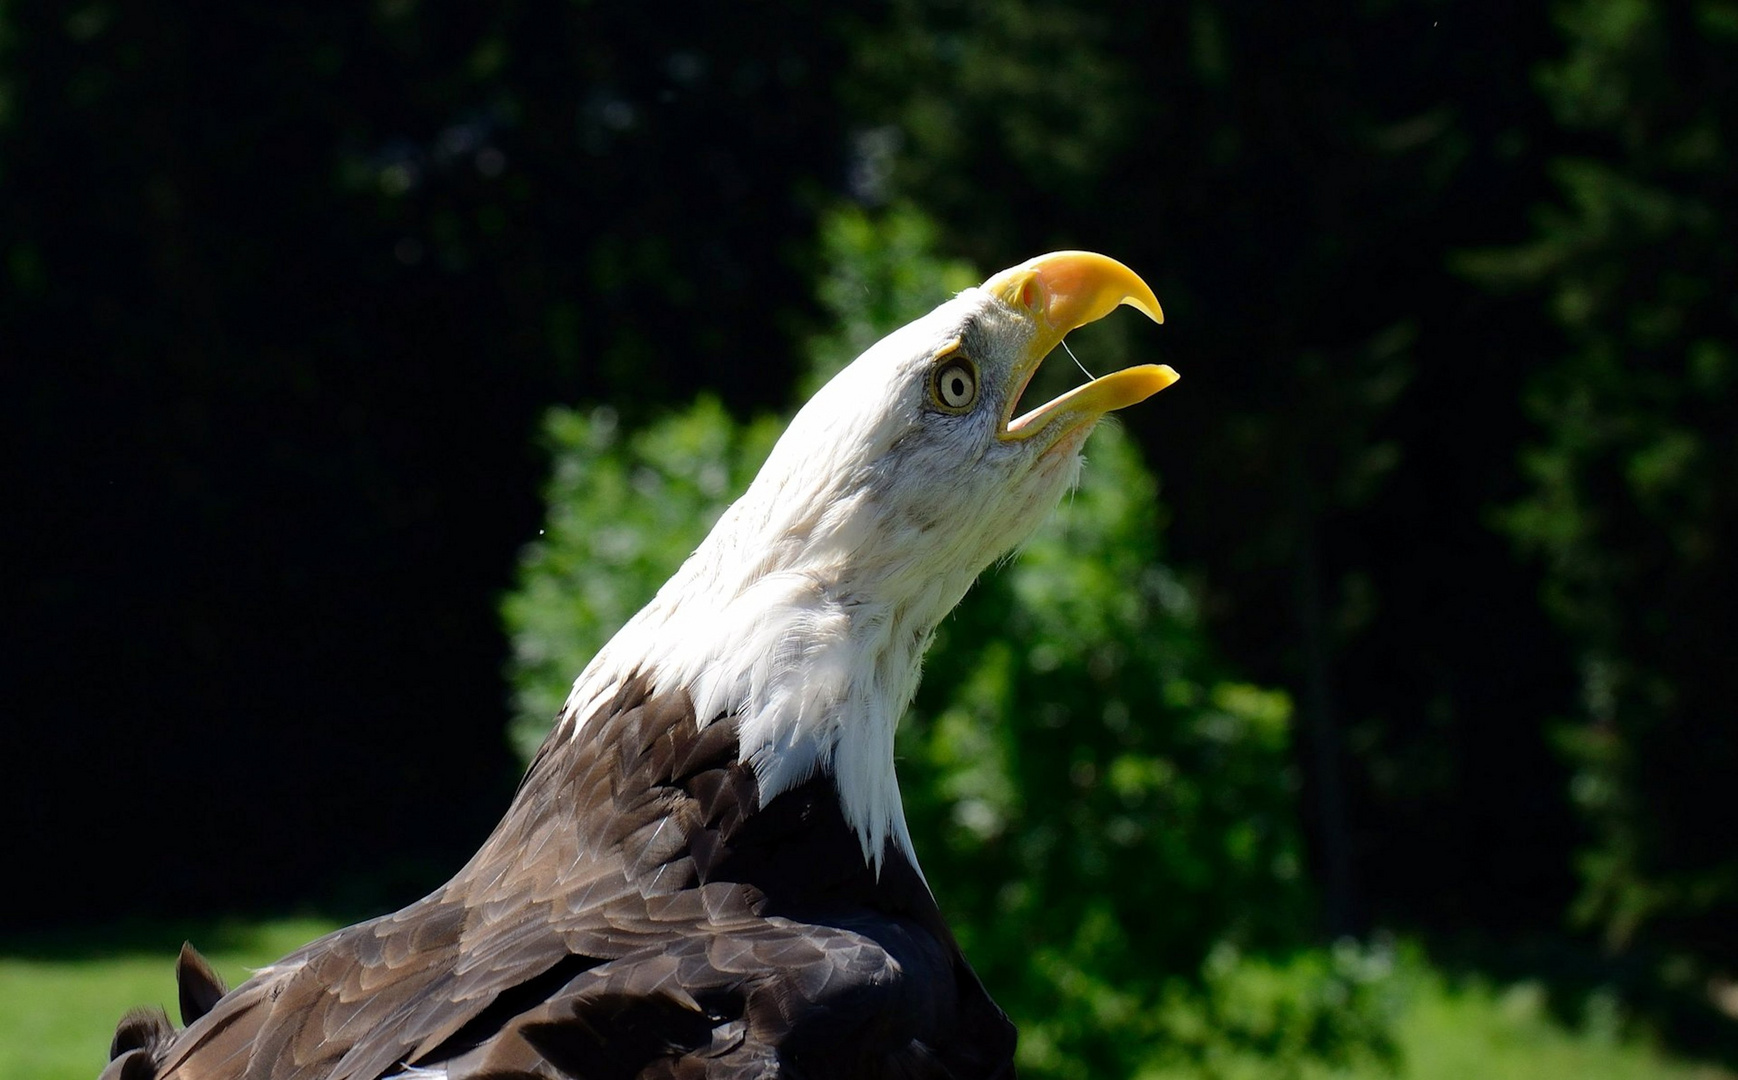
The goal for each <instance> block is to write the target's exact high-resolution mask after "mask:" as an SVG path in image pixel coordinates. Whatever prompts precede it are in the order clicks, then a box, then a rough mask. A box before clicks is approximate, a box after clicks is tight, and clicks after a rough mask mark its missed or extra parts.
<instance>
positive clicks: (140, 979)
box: [0, 919, 332, 1080]
mask: <svg viewBox="0 0 1738 1080" xmlns="http://www.w3.org/2000/svg"><path fill="white" fill-rule="evenodd" d="M331 928H332V925H331V924H330V923H327V922H322V921H319V920H314V919H285V920H280V921H275V922H264V923H223V924H219V925H217V926H204V927H161V926H158V927H144V928H124V929H120V930H109V931H104V932H102V933H100V934H99V935H97V936H96V937H94V938H92V939H89V940H84V939H77V938H60V937H55V938H46V939H41V940H36V941H10V942H7V943H5V951H6V953H7V955H0V1076H3V1077H8V1078H18V1080H91V1078H92V1077H94V1076H96V1074H97V1073H98V1072H100V1071H101V1070H102V1067H103V1065H104V1064H105V1063H106V1062H107V1061H108V1059H109V1036H110V1035H112V1034H113V1033H114V1030H115V1021H117V1020H119V1019H120V1018H121V1014H122V1013H124V1012H126V1011H127V1010H128V1009H130V1008H133V1007H134V1006H136V1005H162V1006H164V1007H165V1008H167V1009H168V1010H169V1015H170V1017H171V1018H172V1019H178V1017H177V1016H176V1004H175V1002H176V998H175V954H176V952H177V951H178V950H179V949H180V947H181V942H182V941H183V940H186V939H191V940H192V941H193V943H194V946H195V947H196V948H198V949H199V950H200V951H201V952H203V953H204V954H205V957H206V959H208V960H210V961H211V962H212V965H213V966H214V967H216V968H217V970H218V973H219V974H221V975H222V976H223V977H224V978H225V979H227V980H228V981H229V985H231V986H234V985H235V984H236V983H238V982H240V981H241V980H243V979H245V978H246V977H247V974H248V969H249V968H254V967H259V966H260V965H262V964H267V963H270V962H271V961H272V960H275V959H277V958H278V957H280V956H282V955H284V954H285V953H287V952H289V951H290V950H291V949H294V948H295V947H296V946H298V945H302V944H305V943H306V942H308V941H310V940H312V939H313V938H316V937H318V936H319V935H321V934H323V933H325V932H326V931H327V930H330V929H331Z"/></svg>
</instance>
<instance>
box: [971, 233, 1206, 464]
mask: <svg viewBox="0 0 1738 1080" xmlns="http://www.w3.org/2000/svg"><path fill="white" fill-rule="evenodd" d="M982 288H983V289H984V291H985V292H988V293H991V294H993V295H994V296H996V297H997V298H998V299H1000V300H1001V301H1002V302H1003V303H1005V304H1007V305H1008V306H1009V307H1011V308H1013V309H1014V310H1015V311H1017V312H1020V313H1021V314H1023V315H1025V316H1027V317H1028V318H1030V319H1031V320H1032V324H1033V327H1034V329H1035V331H1036V332H1035V333H1034V334H1033V336H1032V340H1031V342H1030V343H1029V344H1028V346H1027V348H1026V351H1025V352H1024V353H1023V354H1022V355H1021V357H1020V358H1019V360H1017V361H1016V362H1015V365H1014V370H1013V371H1012V372H1011V373H1010V381H1011V383H1012V390H1013V392H1012V393H1010V394H1008V396H1007V401H1008V404H1007V406H1006V413H1005V414H1004V415H1003V417H1002V432H1001V435H1000V437H1001V438H1003V439H1028V438H1031V437H1032V436H1034V435H1036V434H1038V433H1039V432H1041V431H1052V432H1053V433H1054V434H1055V435H1056V437H1058V438H1060V437H1061V436H1062V435H1063V434H1064V433H1066V432H1068V431H1071V430H1073V429H1075V428H1077V427H1079V426H1081V425H1082V424H1089V423H1091V422H1093V421H1095V420H1097V419H1098V418H1099V417H1101V416H1103V415H1104V414H1105V413H1107V412H1111V411H1113V410H1115V409H1124V408H1127V407H1128V406H1130V405H1133V404H1135V403H1137V402H1141V401H1145V400H1146V399H1147V398H1149V397H1152V396H1153V395H1154V394H1156V393H1158V392H1159V391H1160V390H1163V389H1164V388H1165V387H1167V386H1169V385H1171V384H1172V383H1174V382H1176V381H1177V373H1176V372H1175V371H1172V370H1171V369H1170V368H1169V367H1168V366H1166V365H1163V364H1141V365H1139V366H1137V367H1132V368H1125V369H1124V370H1122V371H1118V372H1113V373H1112V374H1109V375H1106V376H1104V377H1103V378H1101V379H1094V380H1093V381H1091V382H1089V383H1087V384H1086V385H1085V386H1077V387H1075V388H1074V389H1073V390H1070V391H1069V392H1068V393H1066V394H1063V395H1062V396H1061V397H1058V398H1056V399H1055V400H1054V401H1050V402H1048V403H1046V404H1044V405H1040V406H1039V407H1038V408H1036V409H1033V410H1032V411H1031V412H1028V413H1026V414H1025V415H1023V416H1021V417H1019V418H1018V419H1011V417H1012V416H1013V411H1014V407H1015V403H1016V402H1017V401H1019V398H1020V394H1021V393H1022V392H1024V391H1025V389H1026V384H1027V383H1029V382H1030V381H1031V380H1032V375H1033V374H1034V373H1035V372H1036V371H1037V370H1038V365H1039V364H1041V363H1042V362H1043V361H1044V357H1046V356H1048V355H1049V354H1050V351H1051V350H1052V349H1054V348H1055V347H1056V346H1057V344H1059V343H1060V342H1061V341H1062V339H1063V338H1064V337H1066V336H1067V335H1068V332H1069V331H1071V330H1075V329H1077V328H1079V327H1082V326H1085V325H1086V324H1087V323H1089V322H1095V321H1097V320H1099V319H1102V318H1104V317H1105V316H1106V315H1109V314H1110V313H1111V312H1112V311H1114V310H1116V309H1117V307H1119V306H1120V305H1122V304H1127V305H1129V306H1130V307H1132V308H1135V309H1136V310H1138V311H1141V312H1143V313H1145V314H1146V316H1147V317H1148V318H1150V319H1152V320H1153V321H1154V322H1156V323H1162V322H1164V321H1165V313H1164V310H1163V309H1161V308H1160V307H1159V300H1158V297H1156V296H1154V295H1153V290H1152V289H1151V288H1149V287H1148V286H1147V283H1146V282H1144V281H1142V280H1141V279H1140V277H1139V275H1137V274H1136V273H1135V272H1134V271H1133V270H1130V269H1129V268H1128V267H1126V266H1124V265H1123V264H1122V263H1119V262H1117V261H1116V260H1115V259H1112V258H1108V257H1106V256H1104V255H1098V254H1094V253H1093V252H1090V251H1055V252H1051V253H1050V254H1049V255H1040V256H1038V257H1037V258H1036V259H1029V260H1027V261H1026V262H1023V263H1021V264H1020V265H1019V266H1014V267H1010V268H1009V269H1007V270H1003V271H1002V272H1001V273H999V274H997V275H995V276H994V277H992V278H990V280H988V281H986V282H984V284H983V286H982ZM1058 425H1060V426H1058Z"/></svg>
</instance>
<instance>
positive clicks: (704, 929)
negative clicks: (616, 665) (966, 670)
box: [105, 677, 1014, 1080]
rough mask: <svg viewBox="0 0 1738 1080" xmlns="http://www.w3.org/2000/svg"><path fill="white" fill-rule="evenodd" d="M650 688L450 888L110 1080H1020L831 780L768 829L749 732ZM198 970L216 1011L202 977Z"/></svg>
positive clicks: (899, 863) (1000, 1020) (281, 966)
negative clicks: (740, 735) (905, 1079)
mask: <svg viewBox="0 0 1738 1080" xmlns="http://www.w3.org/2000/svg"><path fill="white" fill-rule="evenodd" d="M653 682H654V680H652V679H650V678H647V677H636V678H632V679H629V680H627V681H625V682H624V683H623V684H622V685H621V686H620V687H619V688H618V690H617V692H616V694H615V695H614V697H613V698H612V699H611V700H610V701H609V702H607V703H606V704H605V705H604V706H603V707H602V709H601V710H600V713H599V715H597V716H594V717H592V718H590V719H589V720H588V723H587V726H588V728H589V729H590V730H592V731H593V732H594V733H595V734H596V736H597V737H595V738H591V739H586V740H580V741H575V740H571V739H565V738H552V739H551V740H550V741H549V742H547V743H546V744H545V746H544V748H543V750H542V751H541V752H540V753H539V755H538V756H537V758H536V759H535V761H534V762H533V763H532V765H531V768H530V770H529V771H528V772H527V774H526V777H525V780H524V781H523V783H522V785H521V789H520V792H519V795H518V796H517V797H516V798H515V800H514V803H513V806H512V809H511V810H510V811H509V812H508V814H507V816H506V817H505V818H504V819H503V820H502V822H501V823H500V825H499V826H498V827H497V828H496V830H495V832H494V833H493V834H492V835H491V836H490V838H489V840H488V841H487V842H486V843H485V844H484V845H483V847H482V849H481V850H479V851H478V853H477V855H476V856H475V857H474V858H473V859H472V860H471V862H470V863H469V864H467V865H466V866H465V867H464V869H462V870H461V871H460V872H459V873H458V874H457V875H456V876H455V877H454V878H453V879H452V880H451V881H450V882H448V883H447V884H446V885H445V886H444V887H443V888H441V889H440V890H437V891H436V892H434V893H433V894H431V895H429V896H428V897H426V898H424V899H423V900H421V901H418V902H417V903H415V904H412V905H411V906H410V907H407V908H405V909H404V910H402V911H399V912H396V913H393V914H391V915H387V916H384V917H382V918H379V919H375V920H372V921H370V922H365V923H361V924H359V925H356V926H352V927H348V928H346V929H343V930H340V931H338V932H337V933H335V934H332V935H330V936H328V937H326V938H322V939H321V940H319V941H316V942H314V943H312V944H310V945H308V946H306V947H304V948H302V949H300V950H298V951H296V952H294V953H292V954H290V955H289V956H287V957H285V958H284V959H283V960H282V961H280V962H278V963H276V964H274V965H272V966H271V967H269V968H265V969H262V970H261V971H260V972H259V973H257V974H256V975H255V976H254V977H253V978H252V979H250V980H248V981H247V982H246V983H244V984H242V985H241V986H239V987H237V988H236V989H235V990H234V991H233V992H231V993H229V994H228V995H226V996H224V997H222V998H221V999H220V1000H217V1001H216V1002H215V1003H214V1004H212V1005H210V1007H209V1008H208V1009H207V1010H206V1011H205V1012H203V1013H202V1014H200V1015H198V1016H196V1017H195V1018H194V1019H192V1021H191V1023H190V1024H189V1025H188V1027H187V1028H186V1029H184V1030H183V1031H181V1032H180V1033H178V1034H173V1035H172V1034H171V1032H170V1031H169V1028H168V1021H167V1018H165V1017H162V1016H161V1015H160V1014H152V1015H149V1016H143V1017H141V1018H140V1019H139V1020H136V1021H134V1022H132V1024H131V1026H129V1027H127V1028H126V1031H127V1038H126V1040H124V1042H123V1040H122V1039H121V1036H119V1035H117V1048H118V1056H117V1057H116V1059H115V1061H113V1062H111V1066H110V1070H109V1072H108V1073H107V1074H105V1075H106V1076H108V1077H114V1078H121V1077H128V1078H137V1077H156V1078H158V1080H171V1078H173V1080H220V1078H222V1080H230V1078H237V1080H240V1078H245V1080H313V1078H315V1077H319V1078H330V1080H374V1078H376V1077H381V1076H385V1075H389V1074H392V1073H395V1072H402V1071H404V1070H407V1069H408V1070H413V1072H412V1073H411V1075H415V1072H414V1070H422V1071H423V1074H424V1075H427V1074H428V1073H429V1071H430V1070H434V1071H436V1072H438V1074H439V1075H442V1076H444V1077H446V1078H448V1080H471V1078H478V1080H480V1078H483V1077H490V1078H497V1077H510V1076H522V1077H546V1078H553V1077H595V1078H598V1080H615V1078H622V1080H627V1078H632V1077H653V1076H668V1077H696V1078H698V1077H710V1078H727V1077H728V1078H734V1077H771V1076H781V1077H838V1078H842V1080H850V1078H853V1077H863V1078H869V1077H877V1078H879V1077H884V1076H911V1077H936V1078H943V1077H959V1078H966V1077H990V1076H999V1075H1012V1072H1011V1066H1010V1065H1009V1060H1010V1058H1011V1055H1012V1048H1013V1042H1014V1034H1013V1030H1012V1028H1011V1027H1010V1026H1009V1025H1008V1023H1007V1021H1006V1019H1005V1018H1004V1017H1003V1015H1002V1013H1001V1011H1000V1010H999V1009H997V1008H996V1006H995V1005H994V1004H993V1003H992V1002H991V1001H990V999H989V998H988V996H987V995H986V994H985V993H984V991H983V988H982V986H981V985H980V984H979V983H978V981H977V978H976V976H975V975H973V974H972V972H971V969H970V967H969V966H968V965H967V964H966V962H965V959H964V958H963V957H962V956H961V955H960V953H959V950H958V948H957V946H956V945H955V944H954V941H953V937H952V935H951V934H950V933H949V931H948V930H947V928H946V926H945V924H944V923H943V921H942V919H941V916H940V913H939V911H938V910H937V909H936V906H935V902H934V900H933V899H932V898H931V896H930V894H929V890H928V888H927V887H926V886H925V885H924V883H923V881H922V878H921V877H920V876H919V875H918V874H917V872H916V869H915V867H913V866H911V864H910V863H909V862H907V861H906V860H904V859H903V857H902V856H900V855H899V853H898V852H897V851H894V852H890V853H889V857H888V861H887V862H886V864H885V865H884V868H883V871H882V873H881V874H880V875H879V876H877V875H875V874H874V873H873V872H872V871H871V870H870V868H869V867H868V866H867V864H865V863H864V861H863V860H862V858H861V857H860V855H859V854H858V850H857V845H856V844H855V843H854V842H853V837H852V834H851V832H850V829H849V826H848V825H847V824H846V823H845V821H844V818H843V816H842V814H841V813H840V811H839V805H840V804H839V799H838V795H837V792H836V791H835V790H833V789H832V785H831V783H830V781H829V780H828V779H827V778H826V777H825V776H815V777H812V778H810V780H809V781H807V782H805V783H804V784H800V785H798V786H796V787H795V788H792V789H790V790H788V791H786V792H784V793H782V794H781V795H779V796H778V797H776V798H774V799H773V800H771V801H770V802H769V803H768V804H767V805H765V806H762V805H761V803H760V795H759V789H758V784H757V782H756V780H755V777H754V773H753V770H752V769H750V768H748V767H746V766H744V765H743V764H742V763H741V762H740V761H738V746H737V741H736V738H735V736H734V735H733V733H732V732H733V728H734V725H733V724H731V723H729V722H727V721H726V722H717V723H712V724H707V725H702V724H700V723H698V722H697V720H696V718H695V716H694V713H693V711H692V706H691V701H690V699H689V698H687V697H686V695H664V694H658V693H656V692H654V691H653V690H652V686H653ZM184 968H185V970H186V971H187V972H188V973H189V974H188V976H186V978H189V979H191V981H192V983H194V984H195V986H194V988H193V990H192V991H191V993H192V996H193V1000H195V1001H198V1002H201V1003H203V1002H204V995H206V994H207V993H208V988H205V984H206V980H205V977H204V975H203V974H201V972H202V971H203V970H205V969H204V968H203V965H196V964H193V963H191V962H190V963H187V964H185V965H184ZM194 1011H197V1009H195V1010H194ZM961 1032H970V1033H972V1036H971V1037H970V1038H969V1039H962V1038H961V1037H960V1033H961ZM146 1061H148V1062H149V1065H150V1068H149V1070H148V1071H145V1062H146Z"/></svg>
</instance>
